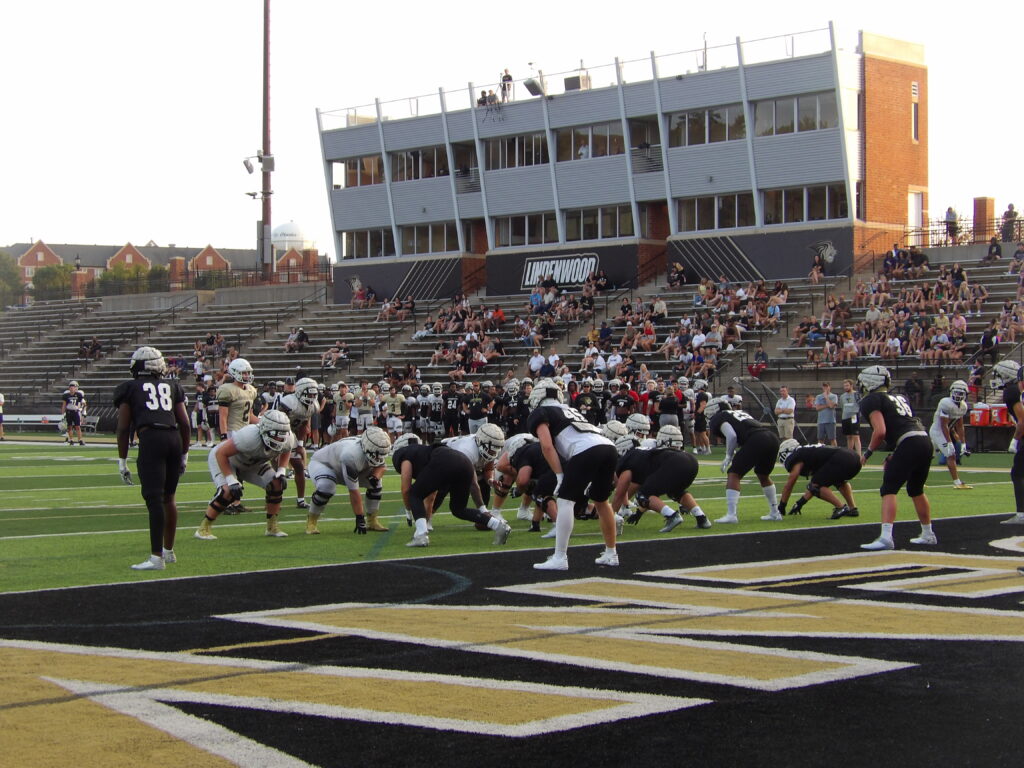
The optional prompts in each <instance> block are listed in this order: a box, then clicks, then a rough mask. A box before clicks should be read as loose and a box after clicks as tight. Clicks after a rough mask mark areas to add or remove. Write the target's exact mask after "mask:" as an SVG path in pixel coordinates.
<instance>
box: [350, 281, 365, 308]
mask: <svg viewBox="0 0 1024 768" xmlns="http://www.w3.org/2000/svg"><path fill="white" fill-rule="evenodd" d="M365 308H366V288H364V287H363V286H361V285H360V286H359V287H358V288H356V289H355V291H353V292H352V309H365Z"/></svg>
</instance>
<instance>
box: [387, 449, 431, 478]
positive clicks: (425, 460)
mask: <svg viewBox="0 0 1024 768" xmlns="http://www.w3.org/2000/svg"><path fill="white" fill-rule="evenodd" d="M438 448H440V446H434V445H423V444H422V443H413V444H411V445H407V446H405V447H404V448H399V449H398V450H397V451H395V454H394V455H393V456H392V457H391V464H392V465H393V466H394V468H395V471H396V472H398V473H399V474H401V473H402V463H403V462H406V461H408V462H411V463H412V476H413V477H416V476H417V475H418V474H419V473H420V472H422V471H423V468H424V467H425V466H427V464H429V463H430V456H431V454H432V453H433V452H434V450H435V449H438Z"/></svg>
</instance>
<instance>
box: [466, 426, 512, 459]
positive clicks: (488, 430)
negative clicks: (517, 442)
mask: <svg viewBox="0 0 1024 768" xmlns="http://www.w3.org/2000/svg"><path fill="white" fill-rule="evenodd" d="M473 439H474V440H476V447H477V449H478V450H479V451H480V455H481V456H482V457H483V458H485V459H487V461H494V460H495V459H496V458H498V455H499V454H500V453H501V449H502V448H504V447H505V433H504V432H503V431H502V429H501V427H499V426H498V425H497V424H484V425H483V426H482V427H480V429H478V430H477V431H476V433H475V434H474V435H473Z"/></svg>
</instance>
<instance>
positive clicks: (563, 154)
mask: <svg viewBox="0 0 1024 768" xmlns="http://www.w3.org/2000/svg"><path fill="white" fill-rule="evenodd" d="M555 143H556V145H557V147H558V162H560V163H564V162H566V161H567V160H572V159H573V154H572V129H571V128H563V129H562V130H560V131H559V132H558V135H557V137H556V140H555Z"/></svg>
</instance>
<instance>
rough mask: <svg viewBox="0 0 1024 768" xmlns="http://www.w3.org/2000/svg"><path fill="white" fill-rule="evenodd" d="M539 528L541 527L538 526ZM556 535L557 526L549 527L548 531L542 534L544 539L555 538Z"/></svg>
mask: <svg viewBox="0 0 1024 768" xmlns="http://www.w3.org/2000/svg"><path fill="white" fill-rule="evenodd" d="M537 530H538V531H539V530H540V528H538V529H537ZM555 535H556V533H555V526H551V528H550V529H548V532H547V533H545V534H544V535H543V536H541V538H542V539H553V538H555Z"/></svg>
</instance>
